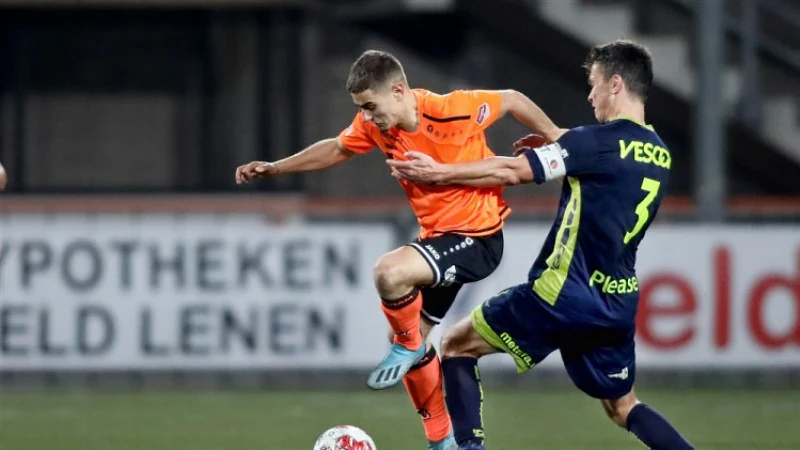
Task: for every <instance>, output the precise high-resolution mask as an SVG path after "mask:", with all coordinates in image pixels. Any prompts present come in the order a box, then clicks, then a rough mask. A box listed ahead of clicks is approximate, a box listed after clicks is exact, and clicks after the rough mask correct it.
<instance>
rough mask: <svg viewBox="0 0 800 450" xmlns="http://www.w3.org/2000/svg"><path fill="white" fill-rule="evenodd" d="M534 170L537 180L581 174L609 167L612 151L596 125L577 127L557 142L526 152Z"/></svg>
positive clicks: (534, 178) (534, 177)
mask: <svg viewBox="0 0 800 450" xmlns="http://www.w3.org/2000/svg"><path fill="white" fill-rule="evenodd" d="M523 154H524V155H525V157H526V158H527V159H528V163H530V165H531V170H533V180H534V182H535V183H537V184H541V183H544V182H546V181H550V180H553V179H556V178H561V177H563V176H565V175H569V176H580V175H588V174H596V173H602V172H604V171H605V170H607V168H606V166H607V165H608V161H609V158H608V155H607V154H604V152H603V151H602V149H601V148H600V145H599V144H598V139H597V136H596V130H595V128H594V127H578V128H573V129H571V130H569V131H567V132H566V133H564V135H563V136H561V137H560V138H559V139H558V140H557V141H556V142H554V143H552V144H548V145H545V146H542V147H539V148H535V149H529V150H526V151H525V152H524V153H523Z"/></svg>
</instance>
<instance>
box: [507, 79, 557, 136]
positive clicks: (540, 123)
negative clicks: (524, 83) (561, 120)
mask: <svg viewBox="0 0 800 450" xmlns="http://www.w3.org/2000/svg"><path fill="white" fill-rule="evenodd" d="M507 92H508V93H507V94H506V95H505V96H504V97H503V103H504V109H505V110H507V112H509V113H511V115H513V116H514V118H515V119H516V120H517V121H518V122H519V123H521V124H523V125H525V126H526V127H528V128H530V129H531V130H533V131H535V132H537V133H538V134H541V135H542V136H544V137H545V138H547V139H548V140H549V141H550V142H553V141H555V140H557V139H558V138H560V137H561V135H563V134H564V133H565V132H566V131H567V130H565V129H563V128H559V127H558V126H557V125H556V124H555V123H553V121H552V120H550V117H548V116H547V114H545V113H544V111H542V109H541V108H540V107H539V106H538V105H537V104H536V103H534V102H533V100H531V99H529V98H528V97H527V96H526V95H524V94H521V93H519V92H517V91H507Z"/></svg>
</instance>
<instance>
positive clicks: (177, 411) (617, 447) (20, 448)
mask: <svg viewBox="0 0 800 450" xmlns="http://www.w3.org/2000/svg"><path fill="white" fill-rule="evenodd" d="M639 395H640V397H641V398H642V399H643V400H644V401H646V402H648V403H650V404H652V405H653V406H655V407H656V408H658V409H659V410H660V411H662V412H663V413H664V414H665V415H667V416H668V417H669V418H670V420H671V421H672V422H673V423H674V424H675V425H676V426H677V427H678V428H679V429H680V430H681V432H682V433H683V434H684V435H685V436H687V437H688V438H689V439H690V440H691V441H692V442H693V443H694V444H695V445H696V446H697V448H698V449H702V450H723V449H724V450H736V449H741V450H790V449H794V450H796V449H800V391H797V390H747V389H730V390H684V389H680V390H656V389H642V390H640V391H639ZM484 416H485V424H486V432H487V445H488V448H489V449H490V450H523V449H546V450H578V449H587V450H588V449H593V450H603V449H609V450H611V449H614V450H626V449H631V450H638V449H641V448H643V447H642V445H641V444H640V443H638V441H636V440H635V439H634V438H633V437H632V436H630V435H628V434H627V433H626V432H624V431H623V430H621V429H618V428H616V426H614V425H613V424H612V423H611V421H609V420H608V419H607V418H606V417H605V415H604V414H603V412H602V410H601V407H600V405H599V404H598V403H597V402H596V401H594V400H592V399H590V398H587V397H585V396H584V395H582V394H581V393H580V392H578V391H576V390H573V389H531V388H528V389H524V390H510V389H488V388H487V389H486V404H485V407H484ZM342 423H347V424H353V425H356V426H360V427H362V428H364V429H365V430H366V431H367V432H368V433H370V434H371V435H372V436H373V438H374V439H375V441H376V443H377V445H378V448H379V449H380V450H409V449H419V450H424V449H425V448H426V447H425V440H424V435H423V433H422V428H421V426H420V423H419V419H418V418H417V416H416V414H415V413H414V412H413V410H412V408H411V403H410V401H409V400H408V398H407V397H406V395H405V393H404V392H403V391H402V389H397V388H395V389H392V390H390V391H384V392H370V391H367V390H366V389H365V390H348V391H333V392H322V391H303V390H292V391H230V392H226V391H191V392H190V391H143V392H113V391H88V392H61V391H53V392H47V391H44V392H9V391H6V392H0V449H2V450H53V449H59V450H145V449H148V450H149V449H153V450H155V449H158V450H212V449H213V450H220V449H224V450H295V449H298V450H311V449H312V445H313V444H314V440H315V439H316V437H317V436H318V435H319V434H320V433H321V432H322V431H324V430H325V429H327V428H328V427H330V426H332V425H336V424H342Z"/></svg>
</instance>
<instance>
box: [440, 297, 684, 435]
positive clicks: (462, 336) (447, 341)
mask: <svg viewBox="0 0 800 450" xmlns="http://www.w3.org/2000/svg"><path fill="white" fill-rule="evenodd" d="M585 329H586V328H585V327H583V326H582V325H581V326H579V327H576V328H572V327H570V324H569V323H567V322H565V321H564V318H563V316H561V315H560V314H558V313H556V311H555V309H554V308H551V307H550V305H548V304H546V303H545V302H544V301H543V300H541V299H540V298H538V297H537V296H536V295H535V294H533V291H532V286H531V284H528V283H526V284H522V285H518V286H515V287H513V288H510V289H507V290H505V291H503V292H501V293H500V294H498V295H497V296H495V297H493V298H491V299H489V300H487V301H486V302H484V304H483V305H481V306H479V307H478V308H476V309H475V310H474V311H473V312H472V315H471V317H470V318H468V319H465V320H464V321H462V322H460V323H459V324H457V325H456V326H454V327H452V328H450V329H449V330H448V331H447V332H446V333H445V337H444V339H443V341H442V358H443V361H442V371H443V373H444V379H445V389H446V392H447V396H446V397H445V399H446V402H447V407H448V409H449V411H450V416H451V419H452V422H453V429H454V433H455V438H456V441H457V442H458V444H459V448H460V449H470V450H484V448H485V447H484V432H483V424H482V417H481V412H480V411H481V403H482V401H483V391H482V389H481V387H480V374H479V372H478V366H477V361H478V358H480V357H482V356H484V355H487V354H491V353H497V352H500V351H505V352H507V353H508V354H510V355H511V356H512V357H513V358H514V360H515V362H516V364H517V369H518V371H519V372H524V371H526V370H528V369H530V368H532V367H533V366H535V365H536V364H538V363H539V362H541V361H542V360H543V359H544V358H545V357H547V355H549V354H550V353H551V352H553V351H554V350H556V349H557V348H561V352H562V357H563V358H564V362H565V366H566V368H567V372H568V373H569V375H570V377H571V378H572V380H573V381H574V382H575V384H576V386H578V387H579V388H580V389H581V390H583V391H584V392H586V393H587V394H589V395H591V396H593V397H596V398H599V399H602V400H601V403H602V405H603V407H604V408H605V410H606V412H607V413H608V414H609V417H611V419H612V420H613V421H614V422H615V423H617V424H618V425H620V426H621V427H624V428H626V429H628V430H629V431H630V432H631V433H633V434H634V435H636V436H637V437H638V438H639V440H641V441H642V442H643V443H645V444H646V445H647V446H649V447H650V448H652V449H655V450H689V449H693V447H692V446H691V444H689V443H688V442H687V441H686V440H685V439H684V438H683V437H682V436H681V435H680V434H679V433H678V432H677V431H676V430H675V429H674V428H673V427H672V426H671V425H670V424H669V422H667V420H666V419H664V418H663V417H662V416H661V415H659V414H658V413H657V412H655V411H654V410H652V409H651V408H650V407H648V406H646V405H644V404H643V403H640V402H639V401H638V400H637V398H636V396H635V394H634V391H633V381H634V379H635V371H636V366H635V357H634V344H633V329H632V328H630V329H626V328H625V327H623V329H621V330H615V329H613V328H609V327H598V328H596V329H595V330H591V329H589V331H582V330H585Z"/></svg>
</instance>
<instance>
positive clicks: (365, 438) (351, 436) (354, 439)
mask: <svg viewBox="0 0 800 450" xmlns="http://www.w3.org/2000/svg"><path fill="white" fill-rule="evenodd" d="M314 450H378V447H376V446H375V442H373V440H372V438H371V437H369V435H368V434H367V433H366V432H364V430H362V429H361V428H358V427H354V426H352V425H338V426H335V427H333V428H331V429H330V430H327V431H326V432H324V433H322V435H321V436H320V437H319V439H317V442H316V443H315V444H314Z"/></svg>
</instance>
